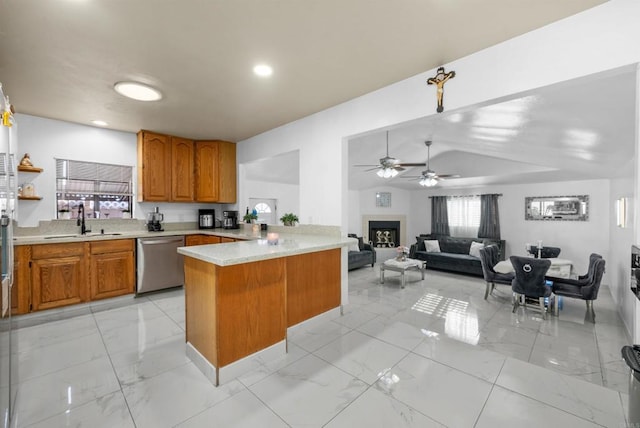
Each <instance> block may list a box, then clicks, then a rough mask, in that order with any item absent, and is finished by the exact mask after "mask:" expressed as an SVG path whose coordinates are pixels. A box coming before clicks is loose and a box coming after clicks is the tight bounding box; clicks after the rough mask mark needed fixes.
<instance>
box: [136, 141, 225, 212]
mask: <svg viewBox="0 0 640 428" xmlns="http://www.w3.org/2000/svg"><path fill="white" fill-rule="evenodd" d="M138 201H140V202H146V201H148V202H194V201H195V202H223V203H235V202H236V145H235V143H231V142H229V141H218V140H212V141H196V142H194V141H193V140H189V139H186V138H180V137H173V136H170V135H163V134H156V133H154V132H149V131H140V132H138Z"/></svg>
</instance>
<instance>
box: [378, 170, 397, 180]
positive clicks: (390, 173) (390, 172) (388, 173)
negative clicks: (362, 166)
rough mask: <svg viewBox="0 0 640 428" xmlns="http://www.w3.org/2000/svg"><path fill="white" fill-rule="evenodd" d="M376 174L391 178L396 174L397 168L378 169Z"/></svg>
mask: <svg viewBox="0 0 640 428" xmlns="http://www.w3.org/2000/svg"><path fill="white" fill-rule="evenodd" d="M376 174H377V175H378V177H380V178H393V177H395V176H396V175H398V170H397V169H395V168H383V169H379V170H378V172H376Z"/></svg>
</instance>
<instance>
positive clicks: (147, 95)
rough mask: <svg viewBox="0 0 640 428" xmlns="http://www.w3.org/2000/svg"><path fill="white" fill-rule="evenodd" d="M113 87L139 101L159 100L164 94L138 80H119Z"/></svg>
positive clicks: (121, 93)
mask: <svg viewBox="0 0 640 428" xmlns="http://www.w3.org/2000/svg"><path fill="white" fill-rule="evenodd" d="M113 89H114V90H115V91H116V92H117V93H119V94H120V95H123V96H125V97H127V98H131V99H134V100H138V101H158V100H160V99H162V94H161V93H160V91H158V90H157V89H155V88H152V87H151V86H148V85H145V84H143V83H138V82H118V83H116V84H115V85H113Z"/></svg>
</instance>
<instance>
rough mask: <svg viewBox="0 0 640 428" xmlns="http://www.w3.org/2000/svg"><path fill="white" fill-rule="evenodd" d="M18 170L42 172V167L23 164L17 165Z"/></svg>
mask: <svg viewBox="0 0 640 428" xmlns="http://www.w3.org/2000/svg"><path fill="white" fill-rule="evenodd" d="M18 171H20V172H36V173H39V172H42V171H43V170H42V168H36V167H35V166H25V165H18Z"/></svg>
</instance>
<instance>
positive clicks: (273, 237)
mask: <svg viewBox="0 0 640 428" xmlns="http://www.w3.org/2000/svg"><path fill="white" fill-rule="evenodd" d="M267 243H268V244H269V245H277V244H278V234H277V233H276V232H269V233H267Z"/></svg>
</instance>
